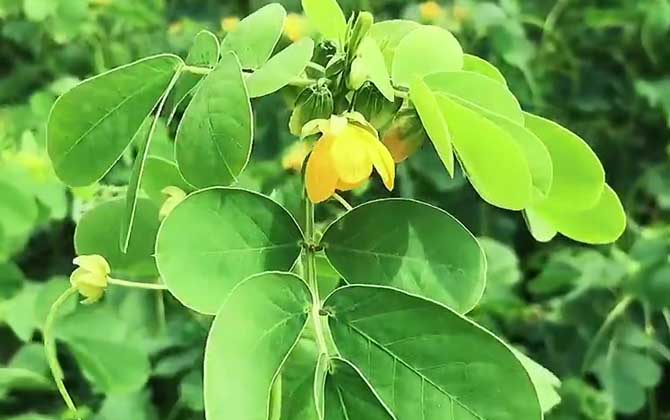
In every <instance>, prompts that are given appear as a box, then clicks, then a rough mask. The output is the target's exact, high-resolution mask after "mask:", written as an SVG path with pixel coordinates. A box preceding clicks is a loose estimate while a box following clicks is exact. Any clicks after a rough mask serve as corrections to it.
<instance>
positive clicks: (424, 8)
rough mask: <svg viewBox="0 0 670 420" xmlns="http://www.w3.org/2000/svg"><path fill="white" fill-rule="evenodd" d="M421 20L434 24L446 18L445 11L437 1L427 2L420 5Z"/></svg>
mask: <svg viewBox="0 0 670 420" xmlns="http://www.w3.org/2000/svg"><path fill="white" fill-rule="evenodd" d="M419 13H420V14H421V20H423V21H424V22H429V23H433V22H436V21H438V20H440V19H441V18H442V17H444V9H443V8H442V6H440V5H439V4H438V3H437V2H436V1H426V2H423V3H421V4H420V5H419Z"/></svg>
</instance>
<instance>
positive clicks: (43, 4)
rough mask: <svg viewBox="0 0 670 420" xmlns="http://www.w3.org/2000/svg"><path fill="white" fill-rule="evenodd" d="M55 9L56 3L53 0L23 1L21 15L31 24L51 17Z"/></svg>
mask: <svg viewBox="0 0 670 420" xmlns="http://www.w3.org/2000/svg"><path fill="white" fill-rule="evenodd" d="M57 7H58V2H55V1H53V0H23V13H25V15H26V18H28V20H29V21H33V22H42V21H43V20H45V19H46V18H48V17H49V16H51V15H53V14H54V12H55V11H56V9H57Z"/></svg>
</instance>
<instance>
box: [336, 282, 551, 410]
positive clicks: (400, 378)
mask: <svg viewBox="0 0 670 420" xmlns="http://www.w3.org/2000/svg"><path fill="white" fill-rule="evenodd" d="M324 308H326V309H327V311H328V312H330V314H331V315H330V316H329V325H330V328H331V333H332V335H333V339H334V340H335V344H336V345H337V348H338V350H339V352H340V354H341V356H342V357H343V358H345V359H347V360H349V361H350V362H351V363H353V364H354V365H355V366H356V367H357V368H358V369H359V370H360V371H361V372H362V373H363V375H364V377H365V378H366V379H367V380H368V381H369V382H370V384H371V385H372V388H373V389H374V390H375V391H377V393H378V394H379V396H380V397H381V399H382V401H384V403H386V405H387V406H388V407H389V408H390V409H391V412H393V414H394V415H395V418H396V419H397V420H416V419H420V418H435V419H441V418H455V419H462V420H519V419H524V420H540V419H542V411H541V409H540V404H539V402H538V398H537V395H536V392H535V388H534V386H533V383H532V382H531V380H530V378H529V376H528V373H527V372H526V370H525V369H524V367H523V365H522V364H521V362H519V360H518V359H517V358H516V356H515V355H514V353H513V352H512V350H511V349H510V348H509V347H508V346H506V345H505V344H504V343H503V342H502V341H500V340H499V339H498V338H497V337H495V336H494V335H492V334H491V333H489V332H488V331H486V330H484V329H483V328H481V327H479V326H478V325H476V324H474V323H473V322H471V321H469V320H468V319H466V318H464V317H462V316H460V315H459V314H457V313H456V312H453V311H452V310H450V309H448V308H447V307H444V306H441V305H439V304H437V303H434V302H431V301H428V300H424V299H422V298H419V297H416V296H412V295H408V294H406V293H403V292H401V291H398V290H395V289H391V288H386V287H380V286H347V287H344V288H341V289H338V290H337V291H335V292H334V293H333V294H332V295H330V297H328V298H327V299H326V301H325V302H324Z"/></svg>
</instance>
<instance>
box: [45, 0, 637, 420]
mask: <svg viewBox="0 0 670 420" xmlns="http://www.w3.org/2000/svg"><path fill="white" fill-rule="evenodd" d="M303 8H304V11H305V14H306V15H307V18H308V19H309V20H310V21H311V23H312V24H313V26H314V27H316V28H317V29H318V31H319V33H320V36H319V37H318V38H317V39H315V40H312V39H307V38H306V39H304V40H301V41H299V42H297V43H295V44H292V45H290V46H288V47H286V48H285V49H283V50H281V51H279V52H278V53H276V54H274V55H273V52H274V50H275V49H276V46H277V42H278V40H279V38H280V36H281V32H282V28H283V26H284V21H285V19H286V12H285V10H284V8H283V7H282V6H281V5H279V4H270V5H268V6H265V7H263V8H261V9H259V10H258V11H256V12H255V13H253V14H251V15H249V16H248V17H247V18H245V19H243V20H242V21H240V22H239V25H238V27H237V28H236V29H235V30H234V31H233V32H231V33H229V34H228V35H227V36H226V37H225V38H224V39H223V41H222V42H221V43H220V44H219V41H218V39H217V37H216V36H215V35H214V34H211V33H209V32H206V31H203V32H201V33H199V34H198V35H197V36H196V38H195V40H194V44H193V47H192V49H191V51H190V53H189V54H188V56H187V57H186V59H182V58H180V57H178V56H176V55H171V54H160V55H155V56H151V57H148V58H144V59H141V60H139V61H136V62H133V63H131V64H128V65H125V66H122V67H118V68H115V69H113V70H111V71H108V72H106V73H103V74H101V75H99V76H96V77H94V78H91V79H88V80H85V81H83V82H82V83H80V84H78V85H77V86H75V87H73V88H72V89H71V90H69V91H68V92H67V93H65V94H64V95H62V96H61V97H60V98H59V99H58V100H57V101H56V103H55V104H54V106H53V109H52V111H51V114H50V116H49V121H48V127H47V150H48V154H49V157H50V158H51V161H52V163H53V167H54V170H55V173H56V174H57V176H58V177H59V178H60V179H61V180H62V181H63V182H65V183H66V184H68V185H70V186H72V187H82V186H87V185H90V184H93V183H96V182H98V181H100V180H101V179H103V178H104V177H105V176H106V175H107V174H108V172H109V171H110V170H111V169H112V168H113V167H114V165H115V164H116V162H117V161H118V160H119V159H120V158H121V157H122V155H123V154H124V152H125V151H126V150H127V149H128V148H129V147H130V146H131V145H133V146H134V147H136V148H137V151H138V152H137V154H136V156H135V161H134V164H133V165H132V172H131V175H130V181H129V185H128V188H127V191H126V197H125V201H119V200H117V201H110V202H107V203H103V204H101V205H100V206H99V207H97V208H95V209H93V210H91V211H90V212H89V213H88V214H86V215H85V216H84V217H83V218H82V219H81V221H80V223H79V225H78V226H77V232H76V234H75V246H76V249H77V253H78V254H79V255H80V256H79V257H78V259H77V260H75V262H76V263H77V264H78V265H80V268H78V269H77V270H76V271H75V272H74V273H73V274H72V276H71V278H70V281H71V287H70V288H69V289H68V290H66V291H65V292H64V293H63V294H62V295H61V297H60V298H59V299H58V300H56V303H55V304H54V306H53V308H52V312H51V313H50V314H49V316H48V317H47V319H46V325H45V328H44V333H45V345H46V348H47V356H48V362H49V363H50V365H51V369H52V373H53V374H54V377H55V378H56V382H57V384H58V386H59V390H60V391H61V393H62V395H63V397H64V398H65V400H66V402H67V404H68V407H69V408H70V409H71V411H72V412H73V414H76V415H80V414H77V410H76V407H75V403H74V401H73V400H72V399H71V398H70V397H69V395H68V392H67V390H66V389H65V386H64V384H63V382H64V378H63V372H62V370H61V368H60V366H59V363H58V360H57V358H56V353H55V341H54V340H55V339H56V338H58V334H57V333H56V332H54V331H53V329H52V328H51V327H52V326H53V322H55V317H56V313H57V311H58V310H59V308H60V307H61V306H62V305H63V304H65V302H66V301H67V299H68V298H69V297H71V296H73V295H74V294H76V293H80V294H82V295H83V296H85V297H86V298H87V299H86V303H91V304H95V303H96V302H97V301H99V300H100V299H101V298H102V296H103V294H104V292H105V290H106V289H107V288H108V287H110V286H119V287H135V288H144V289H165V288H166V289H167V290H168V291H169V292H170V293H171V294H172V295H174V296H175V297H176V298H177V299H178V300H179V301H180V302H181V303H182V304H183V305H185V306H186V307H188V308H190V309H191V310H193V311H195V312H198V313H201V314H204V315H214V316H215V318H214V321H213V323H212V326H211V329H210V331H209V336H208V340H207V344H206V349H205V360H204V397H205V400H204V408H205V411H206V414H207V417H208V418H209V419H213V420H216V419H224V418H235V419H284V418H285V419H293V418H305V419H336V418H342V419H346V418H363V417H364V418H395V419H414V418H419V417H421V418H423V417H436V418H472V419H487V420H505V419H541V418H542V415H543V412H544V411H547V410H548V409H549V408H551V407H552V406H553V405H555V403H556V402H555V391H554V389H553V388H554V387H555V385H556V378H555V377H554V376H553V375H552V374H551V373H550V372H548V371H546V370H545V369H543V368H542V367H541V366H539V365H537V364H536V363H535V362H533V361H532V360H530V359H529V358H527V357H526V356H524V355H523V354H521V353H519V352H518V351H516V350H514V349H512V348H511V347H510V346H509V345H507V344H505V343H504V342H503V341H502V340H501V339H499V338H498V337H497V336H495V335H494V334H493V333H491V332H490V331H488V330H487V329H485V328H483V327H482V326H480V325H478V324H476V323H475V322H473V321H472V320H470V319H468V318H467V317H466V314H467V313H468V312H469V311H470V310H472V309H473V308H474V307H475V306H476V305H477V303H478V302H479V300H480V298H481V296H482V293H483V291H484V287H485V282H486V257H485V253H484V250H483V248H482V246H481V244H480V243H479V242H478V241H477V240H476V239H475V237H474V236H473V235H472V234H471V233H470V232H469V231H468V230H467V229H466V228H465V227H464V226H463V225H462V224H461V223H460V222H459V221H458V220H456V219H455V218H454V217H452V216H451V215H449V214H448V213H446V212H444V211H443V210H441V209H439V208H436V207H434V206H431V205H428V204H425V203H422V202H419V201H414V200H407V199H397V198H387V199H381V200H376V201H370V202H368V203H365V204H362V205H360V206H357V207H355V208H351V206H349V205H348V203H347V202H346V200H345V199H344V198H343V197H341V196H340V195H339V193H338V191H340V192H343V191H351V190H355V189H357V188H358V187H360V186H361V185H363V184H365V183H366V182H368V179H369V178H370V176H371V174H372V171H373V170H375V171H376V172H378V173H379V175H380V177H381V179H382V181H383V184H384V186H385V187H386V188H387V189H388V190H393V188H394V184H395V175H396V165H395V164H396V162H395V161H401V160H403V159H404V158H407V157H408V156H410V155H411V154H412V153H413V152H414V151H415V150H416V149H417V148H418V147H420V146H421V143H422V142H424V141H426V142H428V144H426V145H425V146H426V148H429V149H430V148H433V149H434V150H435V152H436V154H437V156H438V157H439V159H440V161H441V162H442V164H443V166H444V169H445V170H446V172H447V173H448V174H449V175H450V176H454V175H455V173H456V171H457V170H459V169H458V168H460V171H462V173H463V174H465V176H466V178H467V180H468V181H469V182H470V184H471V185H472V186H473V188H474V189H475V190H476V192H477V193H478V194H479V195H480V196H481V198H482V199H483V200H484V201H486V202H488V203H490V204H492V205H494V206H497V207H499V208H502V209H506V210H512V211H521V212H523V217H524V219H525V221H526V222H527V224H528V227H529V230H530V232H531V234H532V235H533V236H534V237H535V238H536V239H538V240H539V241H549V240H551V239H552V238H554V237H555V236H556V235H557V234H559V233H560V234H562V235H564V236H566V237H569V238H571V239H574V240H577V241H580V242H584V243H588V244H606V243H611V242H613V241H615V240H616V239H618V238H619V236H621V234H622V233H623V231H624V229H625V226H626V218H625V215H624V211H623V208H622V205H621V203H620V201H619V199H618V197H617V195H616V193H615V192H614V191H613V190H612V189H611V188H610V187H609V186H608V185H607V184H606V183H605V173H604V169H603V167H602V165H601V163H600V161H599V160H598V158H597V157H596V155H595V154H594V153H593V151H592V150H591V149H590V148H589V146H588V145H587V144H586V143H585V142H584V141H583V140H582V139H581V138H579V137H578V136H577V135H576V134H574V133H572V132H570V131H569V130H567V129H566V128H564V127H562V126H560V125H558V124H556V123H554V122H551V121H549V120H546V119H544V118H541V117H539V116H536V115H532V114H529V113H526V112H524V111H523V110H522V109H521V106H520V104H519V102H518V101H517V99H516V98H515V97H514V95H513V94H512V93H511V91H510V90H509V88H508V87H507V82H506V80H505V79H504V77H503V76H502V74H501V73H500V72H499V71H498V70H497V69H496V68H495V67H494V66H493V65H492V64H490V63H489V62H487V61H485V60H483V59H481V58H478V57H476V56H474V55H468V54H464V53H463V50H462V47H461V45H460V44H459V42H458V41H457V39H456V38H455V37H454V36H453V35H452V34H451V33H450V32H449V31H447V30H446V29H442V28H439V27H435V26H424V25H419V24H417V23H414V22H411V21H387V22H380V23H374V22H373V20H374V19H373V17H372V15H371V14H370V13H367V12H360V13H354V14H352V16H351V17H350V18H349V20H348V21H347V19H346V17H345V15H344V13H343V12H342V10H341V9H340V7H339V6H338V4H337V3H336V2H335V1H334V0H329V1H324V0H318V1H317V0H304V1H303ZM425 57H432V58H431V60H428V61H427V60H426V59H425ZM282 89H283V90H286V91H293V92H295V93H297V95H296V97H297V100H296V102H295V103H294V106H293V110H292V113H293V116H292V118H291V130H292V131H293V132H300V134H301V136H302V137H303V138H304V140H305V141H306V142H307V143H308V144H310V145H313V148H312V149H311V150H312V151H311V154H310V155H309V156H308V157H307V159H306V162H305V164H304V165H303V166H304V171H303V172H304V181H305V182H304V188H300V190H299V191H301V190H303V189H304V191H305V193H304V194H303V193H302V192H298V193H297V194H300V195H299V198H300V201H302V208H301V209H300V212H299V213H297V212H295V211H294V212H293V214H292V213H291V211H289V210H288V209H287V207H291V208H292V209H295V207H294V206H288V205H287V206H283V205H282V204H280V203H279V202H277V201H276V200H273V199H272V198H270V197H268V196H265V195H262V194H259V193H256V192H253V191H251V190H249V189H244V188H240V187H239V185H236V184H239V182H240V177H241V176H242V174H243V171H244V170H245V168H246V166H247V164H248V162H249V159H250V155H251V151H252V146H253V140H254V115H253V107H252V99H253V98H257V97H261V96H265V95H269V94H272V93H275V92H277V91H279V90H282ZM182 110H183V112H182ZM163 117H165V118H166V120H167V123H168V124H170V123H171V122H172V121H173V120H174V121H179V123H178V128H177V130H176V134H175V140H174V153H173V154H172V155H171V156H168V158H165V157H158V156H157V154H155V153H154V152H153V151H154V150H155V148H156V144H157V143H156V140H157V135H156V133H157V131H158V128H159V126H160V121H161V119H162V118H163ZM408 121H410V123H411V124H409V127H412V129H411V130H408V129H407V127H408V125H407V124H408ZM389 133H391V134H393V136H389V135H388V134H389ZM380 138H383V139H384V143H382V141H381V140H380ZM401 157H402V159H401ZM394 160H395V161H394ZM457 164H458V165H457ZM163 193H164V194H163ZM165 195H167V197H165ZM295 199H296V197H294V200H295ZM329 199H335V200H337V201H339V202H340V203H341V204H342V205H343V207H344V208H345V212H344V213H343V214H342V215H341V216H340V217H338V218H336V219H335V220H330V219H328V218H323V219H319V218H317V217H316V216H317V215H318V213H316V212H315V207H317V205H318V204H319V203H322V202H325V201H327V200H329ZM161 218H162V219H163V220H162V221H161V220H160V219H161ZM298 220H300V222H298ZM159 224H160V227H159ZM154 244H155V249H154ZM333 271H334V272H336V273H337V275H336V276H335V277H336V278H337V279H338V280H339V278H342V279H343V280H344V282H345V284H344V285H340V284H339V281H335V282H334V281H332V277H329V276H328V275H327V273H329V272H333ZM119 277H125V278H127V279H131V280H122V279H120V278H119ZM158 277H160V279H161V282H162V283H156V282H145V280H148V279H155V278H158ZM91 341H93V340H90V339H87V338H82V339H81V342H80V344H79V343H78V342H77V341H76V340H73V341H72V344H71V346H73V348H74V349H77V348H78V347H77V345H80V346H86V344H87V343H88V344H90V343H91ZM107 351H108V352H109V354H108V355H107V356H109V358H110V359H109V360H108V359H107V358H106V357H103V354H98V358H97V359H98V360H94V361H91V360H89V362H90V363H94V362H99V363H103V365H104V366H105V368H107V367H109V366H111V365H113V363H114V362H113V360H112V359H113V358H114V357H113V356H114V355H115V351H114V349H113V348H110V349H108V350H107ZM104 352H105V351H103V353H104ZM117 355H118V354H117ZM133 357H134V356H132V355H127V357H126V359H127V360H130V359H132V360H135V362H136V366H140V367H139V368H137V369H135V370H136V371H142V370H144V368H143V366H144V365H143V363H144V362H143V360H144V359H143V358H142V357H141V356H138V357H135V358H134V359H133ZM106 362H109V363H106ZM89 366H90V365H89ZM89 369H90V370H91V371H94V372H95V371H97V372H101V370H103V367H101V366H90V367H89ZM134 380H136V378H128V381H129V382H133V381H134ZM109 385H112V384H109Z"/></svg>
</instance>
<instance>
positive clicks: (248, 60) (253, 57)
mask: <svg viewBox="0 0 670 420" xmlns="http://www.w3.org/2000/svg"><path fill="white" fill-rule="evenodd" d="M285 19H286V10H284V7H283V6H282V5H281V4H279V3H272V4H268V5H267V6H264V7H261V8H260V9H258V10H257V11H255V12H254V13H252V14H250V15H249V16H247V17H245V18H244V19H242V20H241V21H240V23H239V24H238V25H237V28H236V29H235V30H234V31H233V32H230V33H229V34H228V35H226V37H225V38H224V39H223V42H221V54H222V56H223V58H225V57H226V56H229V55H230V54H228V53H230V52H233V53H235V55H236V56H237V58H238V59H239V62H240V65H241V66H242V68H245V69H257V68H260V67H261V66H262V65H263V64H265V62H266V61H267V60H268V58H270V55H271V54H272V51H274V49H275V46H276V45H277V42H278V41H279V38H280V37H281V34H282V29H283V28H284V20H285Z"/></svg>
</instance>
